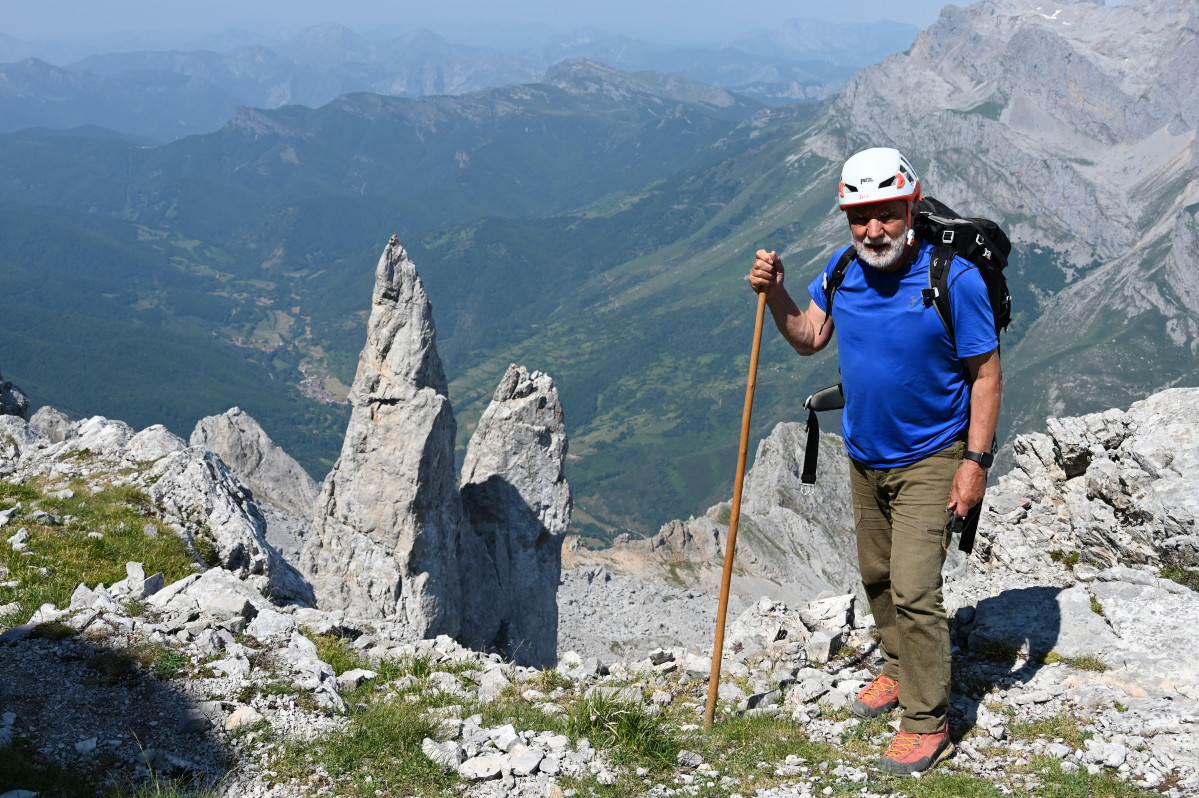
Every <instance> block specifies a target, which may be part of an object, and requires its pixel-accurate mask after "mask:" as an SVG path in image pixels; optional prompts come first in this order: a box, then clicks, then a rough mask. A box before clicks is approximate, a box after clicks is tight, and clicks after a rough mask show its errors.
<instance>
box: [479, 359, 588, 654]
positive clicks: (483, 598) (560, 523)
mask: <svg viewBox="0 0 1199 798" xmlns="http://www.w3.org/2000/svg"><path fill="white" fill-rule="evenodd" d="M566 448H567V443H566V427H565V423H564V421H563V416H562V405H561V403H560V402H559V400H558V391H557V389H556V388H555V387H554V383H553V380H551V379H550V378H549V377H548V376H546V375H545V374H542V373H541V372H538V371H534V372H531V373H530V372H529V371H527V370H526V369H524V368H523V367H521V368H517V367H516V366H509V368H508V371H507V373H506V374H505V375H504V378H503V379H502V380H501V381H500V384H499V387H497V388H496V391H495V395H494V397H493V398H492V401H491V405H490V406H489V407H488V408H487V410H486V411H485V412H484V413H483V416H482V418H481V419H480V420H479V425H478V427H477V428H476V430H475V434H474V436H473V437H472V438H471V441H470V445H469V447H468V448H467V451H466V459H465V461H464V463H463V466H462V488H461V494H462V503H463V506H464V509H465V511H466V516H467V518H468V520H469V521H470V527H471V529H470V531H469V533H468V534H469V535H471V536H474V537H476V538H477V539H478V540H479V541H480V542H481V543H482V545H483V547H484V548H485V550H486V554H487V556H488V559H489V560H490V562H491V563H492V565H493V567H494V572H495V574H496V583H495V584H494V585H490V584H487V583H486V582H482V581H478V580H474V579H472V580H469V581H468V582H466V583H464V588H465V597H466V604H465V607H466V609H467V612H466V614H465V615H464V617H463V629H462V634H461V635H460V639H462V640H463V642H466V643H467V644H471V643H472V642H475V641H472V637H474V636H476V635H486V634H487V633H488V631H489V630H488V629H487V628H486V626H484V625H483V624H480V623H479V622H478V620H479V619H483V618H486V617H487V616H488V615H490V611H491V610H492V609H493V608H494V609H497V610H498V612H499V618H500V623H499V628H498V629H497V630H496V633H495V636H494V637H490V638H487V637H479V638H478V642H481V643H483V644H486V645H488V646H489V647H494V648H497V649H499V650H500V651H501V652H503V653H505V654H506V655H507V656H510V657H512V658H514V659H515V660H516V661H517V662H520V663H521V664H527V665H541V666H548V665H551V664H552V663H553V662H554V660H555V659H556V649H557V634H558V604H557V595H556V592H557V591H556V586H557V583H558V580H559V574H560V571H561V567H562V540H563V538H564V537H565V535H566V529H567V527H568V526H569V524H570V514H571V508H572V504H571V496H570V486H569V485H567V483H566V479H565V477H564V476H563V473H562V466H563V463H564V461H565V459H566ZM484 586H486V588H487V589H481V588H483V587H484ZM493 591H494V592H493Z"/></svg>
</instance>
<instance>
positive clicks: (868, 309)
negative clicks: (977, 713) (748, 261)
mask: <svg viewBox="0 0 1199 798" xmlns="http://www.w3.org/2000/svg"><path fill="white" fill-rule="evenodd" d="M920 196H921V186H920V180H919V178H918V177H917V176H916V173H915V170H914V169H913V168H912V166H911V164H910V163H908V161H907V159H906V158H904V157H903V156H902V155H901V154H900V153H899V152H897V151H896V150H894V149H889V148H875V149H869V150H865V151H863V152H859V153H857V154H856V155H854V156H853V157H851V158H850V159H849V160H848V161H846V163H845V166H844V168H843V170H842V175H841V184H840V187H839V191H838V202H839V205H840V207H841V209H842V210H843V211H844V212H845V216H846V219H847V221H848V222H849V231H850V234H851V236H852V239H853V248H854V250H855V251H856V258H855V259H854V260H853V261H852V262H851V263H850V264H849V266H848V268H847V270H846V272H845V275H844V278H843V282H842V283H841V284H840V286H839V287H837V288H836V293H835V297H836V301H835V302H833V303H831V304H832V308H831V309H830V307H829V304H830V303H829V302H828V300H827V299H826V293H825V289H824V286H825V285H827V283H826V281H827V280H829V279H830V276H831V275H832V272H833V270H834V268H835V266H836V264H837V262H838V260H839V259H840V257H841V255H842V253H844V252H845V251H846V250H847V249H848V247H846V248H843V249H841V250H840V251H838V252H837V253H836V254H834V255H833V257H832V258H831V259H830V260H829V263H828V266H827V267H826V268H825V269H824V271H823V272H822V274H821V276H819V277H817V279H816V280H815V281H814V282H812V283H811V285H809V286H808V293H809V294H810V295H811V301H810V302H809V303H808V306H807V309H806V310H801V309H800V307H799V306H798V305H797V304H796V303H795V301H794V300H793V299H792V298H791V296H790V295H789V294H788V293H787V290H786V289H785V288H784V286H783V276H784V270H783V261H782V259H781V258H780V257H779V256H778V254H777V253H775V252H773V251H771V252H768V251H766V250H759V251H758V253H757V255H756V258H755V260H754V263H753V267H752V269H751V271H750V274H749V280H750V284H751V285H752V286H753V288H754V290H755V291H759V292H761V291H765V292H766V301H767V304H768V306H769V307H770V311H771V314H772V315H773V317H774V321H775V324H776V325H777V326H778V329H779V332H781V333H782V334H783V337H784V338H785V339H786V340H787V341H788V343H790V344H791V346H792V347H794V348H795V350H796V351H797V352H799V354H801V355H811V354H814V353H816V352H819V351H820V350H822V349H824V347H825V346H827V345H828V343H829V340H830V339H831V338H832V335H833V331H834V330H836V333H837V340H838V358H839V366H840V370H841V380H842V387H843V390H844V394H845V411H844V415H843V420H842V430H843V433H844V437H845V448H846V450H847V451H848V453H849V459H850V487H851V490H852V495H853V507H854V520H855V522H856V527H857V543H858V565H859V568H860V570H861V575H862V583H863V585H864V587H865V589H866V595H867V597H868V598H869V600H870V608H871V610H872V611H873V614H874V619H875V623H876V624H877V626H878V631H879V634H880V636H881V641H880V648H881V652H882V655H883V660H884V665H883V670H882V673H880V674H879V675H878V676H877V677H876V678H875V679H874V681H873V682H872V683H871V684H870V685H869V686H867V687H866V688H865V689H863V690H862V692H861V693H860V694H859V695H858V697H857V700H856V701H855V702H854V704H853V707H852V708H853V711H854V712H855V713H856V714H858V715H860V716H863V717H874V716H876V715H881V714H883V713H886V712H889V711H891V710H892V709H894V708H895V707H897V706H899V707H902V710H903V714H902V718H901V719H900V726H899V728H900V731H899V733H898V734H897V735H896V737H895V739H894V741H893V742H892V743H891V744H890V746H888V748H887V750H886V752H885V753H884V754H883V757H882V759H880V760H879V767H880V768H881V769H882V770H884V771H887V772H889V773H896V774H905V775H906V774H912V773H917V772H920V771H924V770H927V769H928V768H930V767H932V766H933V765H935V764H936V763H937V762H939V761H941V760H942V759H944V758H946V757H947V756H949V755H950V754H951V753H952V752H953V743H952V741H951V740H950V738H949V733H948V732H949V728H948V723H947V712H948V707H949V685H950V647H949V624H948V620H947V617H946V613H945V605H944V599H943V593H942V580H941V568H942V566H943V565H944V562H945V553H946V549H947V547H948V545H949V537H950V533H949V531H948V522H950V521H951V520H952V515H951V513H956V514H957V515H958V516H965V515H966V514H967V513H968V512H969V511H970V510H971V508H973V507H975V505H977V504H978V503H979V502H981V501H982V498H983V493H984V492H985V490H986V469H987V468H989V467H990V466H991V463H992V459H993V457H992V448H993V441H994V436H995V426H996V423H997V421H998V418H999V405H1000V397H1001V391H1002V383H1003V374H1002V371H1001V368H1000V364H999V348H998V346H999V342H998V337H997V334H996V332H995V322H994V315H993V313H992V310H991V305H990V301H989V299H988V296H987V289H986V285H985V284H984V282H983V279H982V277H981V276H980V275H979V273H978V270H977V268H976V267H975V266H974V265H973V264H971V263H969V262H968V261H965V260H963V259H961V258H955V259H954V261H953V263H952V264H951V266H950V272H949V284H950V286H951V287H952V290H951V291H950V304H951V308H952V329H953V335H952V336H951V335H950V333H949V331H948V330H947V329H946V326H945V325H944V324H943V323H942V321H941V319H940V318H939V317H938V315H937V312H936V309H935V307H932V306H931V305H930V304H929V303H926V302H925V301H924V300H923V299H922V293H921V292H922V290H924V289H926V288H928V283H929V281H928V268H929V263H930V256H931V252H932V245H931V244H929V243H927V242H924V241H921V240H919V239H917V238H916V236H915V233H914V231H913V229H912V220H913V217H914V215H915V212H916V204H917V203H918V202H919V200H920ZM830 313H831V315H830Z"/></svg>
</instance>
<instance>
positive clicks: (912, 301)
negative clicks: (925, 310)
mask: <svg viewBox="0 0 1199 798" xmlns="http://www.w3.org/2000/svg"><path fill="white" fill-rule="evenodd" d="M919 301H920V297H919V295H917V296H913V297H912V298H911V299H909V300H908V307H909V308H910V307H913V306H914V305H915V304H916V303H917V302H919Z"/></svg>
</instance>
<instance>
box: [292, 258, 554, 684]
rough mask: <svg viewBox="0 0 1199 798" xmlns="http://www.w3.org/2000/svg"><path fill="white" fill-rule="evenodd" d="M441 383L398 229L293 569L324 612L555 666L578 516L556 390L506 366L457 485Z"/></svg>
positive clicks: (428, 313)
mask: <svg viewBox="0 0 1199 798" xmlns="http://www.w3.org/2000/svg"><path fill="white" fill-rule="evenodd" d="M446 393H447V391H446V377H445V374H444V372H443V370H442V365H441V360H440V358H439V357H438V354H437V348H436V341H435V338H434V329H433V317H432V308H431V306H430V304H429V300H428V297H427V296H426V294H425V292H424V288H423V286H422V285H421V281H420V278H419V276H418V275H417V273H416V268H415V266H414V265H413V263H412V261H411V260H409V259H408V255H407V253H406V252H405V251H404V249H403V247H401V246H400V244H399V241H398V239H397V238H395V237H394V236H393V237H392V239H391V242H390V243H389V244H388V246H387V247H386V249H385V250H384V252H383V255H382V257H381V258H380V259H379V264H378V268H377V270H376V273H375V290H374V297H373V301H372V310H371V316H370V321H369V322H368V325H367V342H366V346H365V347H364V348H363V351H362V356H361V358H360V359H359V365H358V375H357V377H356V378H355V380H354V385H353V386H352V388H351V390H350V404H351V406H352V411H351V415H350V423H349V425H348V428H347V430H346V438H345V443H344V445H343V447H342V451H341V456H340V457H339V458H338V460H337V463H336V464H335V465H334V467H333V470H332V471H331V472H330V473H329V476H328V477H327V478H326V479H325V482H324V484H323V485H322V488H321V494H320V497H319V499H318V500H317V506H316V513H315V518H314V521H313V531H312V533H311V534H310V535H309V536H308V538H307V539H306V540H305V543H304V548H303V550H302V552H301V556H300V568H301V570H302V571H303V572H304V574H305V575H306V576H307V577H308V578H309V580H310V581H311V584H312V586H313V589H314V591H315V595H316V598H317V601H318V603H319V605H320V606H321V607H322V608H326V609H330V608H333V609H340V610H344V611H345V613H346V615H347V616H354V617H364V618H385V619H388V620H392V621H394V622H396V623H399V624H402V625H404V626H405V628H407V629H408V630H409V633H410V634H412V635H413V636H415V637H428V636H430V635H437V634H448V635H451V636H455V637H457V638H459V639H461V640H462V641H464V642H465V643H467V644H468V645H473V646H480V647H486V648H496V649H500V650H503V651H505V652H506V653H509V654H510V655H511V656H513V657H514V658H515V659H516V661H517V662H521V663H525V662H536V663H545V662H552V661H553V659H554V657H555V656H556V641H557V612H556V604H555V599H554V596H555V593H556V590H557V583H558V556H559V554H558V552H559V544H560V540H561V537H562V535H563V534H564V533H565V530H566V525H567V523H568V522H569V519H570V491H569V488H568V487H567V486H566V483H565V481H564V480H563V478H562V461H563V459H564V457H565V454H566V436H565V428H564V426H563V422H562V412H561V405H560V404H559V402H558V398H557V392H556V390H555V389H554V387H553V383H552V381H550V379H549V378H548V377H546V376H545V375H543V374H540V373H538V372H533V373H529V372H527V371H525V370H524V369H517V368H512V369H510V370H509V371H508V373H507V374H506V375H505V377H504V379H503V380H502V381H501V384H500V386H499V388H498V389H497V390H496V394H495V397H494V399H493V401H492V404H491V406H490V407H488V409H487V410H486V411H485V412H484V414H483V418H482V419H481V421H480V423H479V427H478V429H477V430H476V433H475V438H474V439H472V441H471V444H470V447H469V448H468V452H467V455H466V464H465V477H464V483H463V487H462V492H461V493H460V492H459V490H458V487H457V486H456V484H455V481H454V435H455V429H456V427H455V421H454V416H453V413H452V411H451V409H450V404H449V399H448V398H447V395H446ZM475 523H477V524H478V527H477V529H476V528H473V527H472V525H473V524H475Z"/></svg>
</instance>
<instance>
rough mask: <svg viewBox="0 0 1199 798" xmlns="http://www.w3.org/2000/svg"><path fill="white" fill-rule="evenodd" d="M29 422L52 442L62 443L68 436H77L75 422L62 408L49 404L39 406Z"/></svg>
mask: <svg viewBox="0 0 1199 798" xmlns="http://www.w3.org/2000/svg"><path fill="white" fill-rule="evenodd" d="M29 424H30V426H32V427H33V428H34V429H36V430H37V431H38V432H40V433H42V434H43V435H45V436H46V437H47V438H49V439H50V442H51V443H62V442H63V441H65V440H66V439H68V438H74V437H75V434H76V433H75V427H76V426H77V425H76V424H75V422H73V421H71V419H70V418H69V417H68V416H67V414H66V413H64V412H62V411H61V410H57V409H55V408H53V407H50V406H49V405H46V406H44V407H39V408H38V411H37V412H36V413H34V414H33V416H32V417H31V418H30V419H29Z"/></svg>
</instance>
